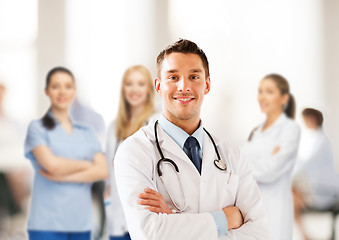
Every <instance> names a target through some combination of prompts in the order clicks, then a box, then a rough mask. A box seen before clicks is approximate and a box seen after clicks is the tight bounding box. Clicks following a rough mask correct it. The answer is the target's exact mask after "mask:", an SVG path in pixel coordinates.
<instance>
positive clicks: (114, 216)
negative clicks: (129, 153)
mask: <svg viewBox="0 0 339 240" xmlns="http://www.w3.org/2000/svg"><path fill="white" fill-rule="evenodd" d="M119 144H120V141H119V140H118V138H117V137H116V121H115V120H114V121H112V122H111V124H110V125H109V127H108V132H107V136H106V159H107V166H108V168H109V170H110V171H109V181H108V186H109V187H110V195H109V204H108V205H106V219H107V226H108V234H109V236H122V235H124V234H125V233H126V232H128V230H127V224H126V219H125V214H124V211H123V209H122V206H121V202H120V198H119V195H118V190H117V186H116V183H115V176H114V170H113V160H114V155H115V152H116V150H117V148H118V146H119Z"/></svg>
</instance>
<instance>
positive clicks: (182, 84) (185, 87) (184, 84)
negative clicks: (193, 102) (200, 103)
mask: <svg viewBox="0 0 339 240" xmlns="http://www.w3.org/2000/svg"><path fill="white" fill-rule="evenodd" d="M178 90H179V91H180V92H190V91H191V81H190V80H189V79H188V78H186V77H181V78H180V80H179V81H178Z"/></svg>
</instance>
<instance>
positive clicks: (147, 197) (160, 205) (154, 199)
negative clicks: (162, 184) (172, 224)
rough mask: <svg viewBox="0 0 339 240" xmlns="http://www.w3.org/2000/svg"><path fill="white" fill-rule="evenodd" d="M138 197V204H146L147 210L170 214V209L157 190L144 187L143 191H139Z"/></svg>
mask: <svg viewBox="0 0 339 240" xmlns="http://www.w3.org/2000/svg"><path fill="white" fill-rule="evenodd" d="M138 197H139V198H140V199H141V200H139V204H140V205H144V206H148V207H146V209H147V210H149V211H151V212H154V213H167V214H172V211H171V210H170V209H169V207H168V206H167V203H166V202H165V199H164V198H163V196H162V195H161V194H160V193H158V192H157V191H154V190H153V189H150V188H145V192H144V193H140V194H139V195H138Z"/></svg>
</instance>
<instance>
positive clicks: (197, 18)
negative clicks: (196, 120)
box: [170, 0, 324, 144]
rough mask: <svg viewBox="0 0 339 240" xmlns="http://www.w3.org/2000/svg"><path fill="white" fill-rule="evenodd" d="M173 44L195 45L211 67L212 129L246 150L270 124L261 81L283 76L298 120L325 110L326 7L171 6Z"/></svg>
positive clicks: (288, 1) (208, 112)
mask: <svg viewBox="0 0 339 240" xmlns="http://www.w3.org/2000/svg"><path fill="white" fill-rule="evenodd" d="M170 22H171V25H170V32H171V39H172V40H174V39H178V38H179V37H181V38H188V39H191V40H193V41H195V42H197V43H198V45H200V47H201V48H202V49H203V50H204V51H205V52H206V54H207V57H208V58H209V61H210V68H211V79H212V84H213V85H212V90H211V92H210V93H209V96H208V97H207V99H206V102H205V107H204V113H203V114H204V116H205V123H206V124H207V125H208V126H209V128H210V129H211V130H212V131H213V132H215V133H217V134H219V135H220V134H222V135H223V136H224V137H228V138H231V139H233V140H234V141H236V142H237V143H240V144H241V143H244V141H245V140H246V139H247V136H248V134H249V132H250V131H251V129H252V128H254V127H255V126H256V125H258V124H259V122H260V121H262V120H263V118H264V116H263V115H262V114H261V113H260V110H259V108H258V105H257V102H256V95H257V88H258V84H259V81H260V80H261V79H262V77H263V76H265V75H266V74H269V73H272V72H275V73H279V74H282V75H283V76H285V77H286V78H287V79H288V80H289V82H290V85H291V92H292V94H294V96H295V98H296V101H297V106H298V114H300V110H301V108H303V107H305V106H314V105H319V103H320V104H321V105H322V104H324V84H323V80H324V75H323V64H322V62H323V56H322V46H323V37H322V34H319V33H321V32H322V31H323V29H322V6H321V2H320V1H292V0H284V1H217V0H211V1H209V2H208V3H207V2H206V1H193V0H192V1H184V2H183V1H180V0H173V1H171V5H170Z"/></svg>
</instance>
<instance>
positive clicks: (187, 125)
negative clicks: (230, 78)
mask: <svg viewBox="0 0 339 240" xmlns="http://www.w3.org/2000/svg"><path fill="white" fill-rule="evenodd" d="M164 116H165V118H166V119H167V120H168V121H170V122H171V123H173V124H174V125H176V126H178V127H180V128H181V129H182V130H184V131H185V132H186V133H187V134H188V135H192V134H193V133H194V132H195V130H197V129H198V127H199V123H200V114H197V117H192V118H190V119H178V118H176V117H174V116H173V115H171V114H169V113H168V114H166V113H164Z"/></svg>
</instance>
